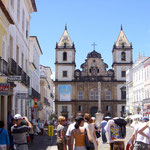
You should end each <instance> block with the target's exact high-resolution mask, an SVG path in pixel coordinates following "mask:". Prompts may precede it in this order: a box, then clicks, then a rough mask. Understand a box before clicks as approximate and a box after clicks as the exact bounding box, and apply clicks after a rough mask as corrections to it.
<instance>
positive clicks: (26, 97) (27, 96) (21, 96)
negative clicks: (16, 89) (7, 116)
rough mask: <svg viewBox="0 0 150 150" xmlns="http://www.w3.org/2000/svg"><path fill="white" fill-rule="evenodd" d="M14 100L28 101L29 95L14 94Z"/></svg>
mask: <svg viewBox="0 0 150 150" xmlns="http://www.w3.org/2000/svg"><path fill="white" fill-rule="evenodd" d="M16 98H17V99H28V98H29V95H28V93H16Z"/></svg>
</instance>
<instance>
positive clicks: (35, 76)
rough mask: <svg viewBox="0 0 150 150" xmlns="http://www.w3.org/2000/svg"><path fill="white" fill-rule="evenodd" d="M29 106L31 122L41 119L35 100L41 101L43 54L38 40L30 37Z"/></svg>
mask: <svg viewBox="0 0 150 150" xmlns="http://www.w3.org/2000/svg"><path fill="white" fill-rule="evenodd" d="M29 44H30V47H29V76H30V88H29V96H30V99H29V106H28V116H29V119H30V120H33V119H36V120H37V119H38V118H39V107H40V106H39V107H36V108H34V100H37V101H40V56H41V55H42V54H43V53H42V50H41V47H40V44H39V42H38V38H37V37H36V36H30V39H29Z"/></svg>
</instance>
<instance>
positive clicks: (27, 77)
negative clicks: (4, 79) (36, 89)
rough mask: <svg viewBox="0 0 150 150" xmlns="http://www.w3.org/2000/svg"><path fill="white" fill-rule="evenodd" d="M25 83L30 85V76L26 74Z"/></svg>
mask: <svg viewBox="0 0 150 150" xmlns="http://www.w3.org/2000/svg"><path fill="white" fill-rule="evenodd" d="M26 85H27V86H29V85H30V77H29V76H28V75H27V76H26Z"/></svg>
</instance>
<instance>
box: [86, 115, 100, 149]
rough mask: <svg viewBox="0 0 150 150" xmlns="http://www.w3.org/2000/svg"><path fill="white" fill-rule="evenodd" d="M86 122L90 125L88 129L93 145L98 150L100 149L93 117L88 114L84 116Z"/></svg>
mask: <svg viewBox="0 0 150 150" xmlns="http://www.w3.org/2000/svg"><path fill="white" fill-rule="evenodd" d="M84 120H85V121H86V122H87V124H88V125H87V128H86V129H87V130H88V131H89V134H90V138H91V139H92V143H93V144H94V150H97V149H98V141H97V138H96V130H95V124H94V123H93V120H92V117H91V115H90V114H88V113H86V114H85V115H84Z"/></svg>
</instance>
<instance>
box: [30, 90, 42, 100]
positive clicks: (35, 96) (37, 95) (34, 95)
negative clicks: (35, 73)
mask: <svg viewBox="0 0 150 150" xmlns="http://www.w3.org/2000/svg"><path fill="white" fill-rule="evenodd" d="M31 90H32V94H31V95H32V97H33V98H38V100H40V93H38V92H37V91H36V90H35V89H34V88H32V89H31Z"/></svg>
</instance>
